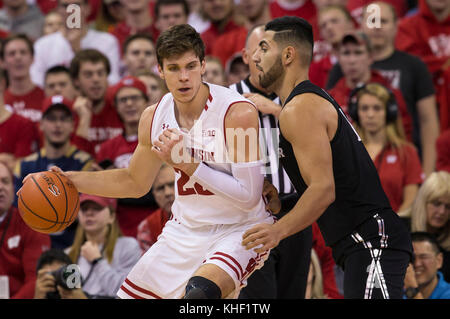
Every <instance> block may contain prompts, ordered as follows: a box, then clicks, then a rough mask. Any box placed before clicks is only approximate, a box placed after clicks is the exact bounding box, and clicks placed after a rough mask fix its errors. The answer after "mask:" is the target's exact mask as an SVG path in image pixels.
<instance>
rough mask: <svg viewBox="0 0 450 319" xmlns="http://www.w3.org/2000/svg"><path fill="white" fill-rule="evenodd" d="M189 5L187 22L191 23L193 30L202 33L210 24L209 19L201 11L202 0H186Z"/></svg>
mask: <svg viewBox="0 0 450 319" xmlns="http://www.w3.org/2000/svg"><path fill="white" fill-rule="evenodd" d="M187 2H188V5H189V17H188V22H187V23H188V24H189V25H191V26H192V27H193V28H194V29H195V31H197V32H198V33H200V34H201V33H202V32H203V31H205V30H207V29H208V28H209V27H210V26H211V21H209V20H208V19H207V18H206V17H205V16H204V14H203V12H202V4H201V2H202V0H187Z"/></svg>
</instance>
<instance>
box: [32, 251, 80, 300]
mask: <svg viewBox="0 0 450 319" xmlns="http://www.w3.org/2000/svg"><path fill="white" fill-rule="evenodd" d="M70 264H72V261H71V260H70V258H69V256H67V255H66V254H65V253H64V252H63V251H62V250H59V249H50V250H47V251H46V252H44V253H43V254H42V255H41V256H40V257H39V260H38V262H37V266H36V270H37V278H36V286H35V289H34V299H88V296H87V295H86V294H85V293H84V292H83V290H82V289H81V288H74V289H70V288H69V289H67V288H64V286H66V287H67V283H66V282H65V281H64V280H63V279H64V278H63V275H64V274H63V271H62V270H63V269H62V267H64V266H67V265H70Z"/></svg>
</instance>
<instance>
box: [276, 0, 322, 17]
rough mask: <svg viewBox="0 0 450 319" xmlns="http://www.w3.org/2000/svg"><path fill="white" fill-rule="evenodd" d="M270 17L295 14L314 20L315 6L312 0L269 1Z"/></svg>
mask: <svg viewBox="0 0 450 319" xmlns="http://www.w3.org/2000/svg"><path fill="white" fill-rule="evenodd" d="M270 12H271V15H272V18H278V17H284V16H296V17H300V18H303V19H305V20H307V21H311V20H314V18H315V16H316V6H315V5H314V3H313V1H312V0H275V1H272V2H271V3H270Z"/></svg>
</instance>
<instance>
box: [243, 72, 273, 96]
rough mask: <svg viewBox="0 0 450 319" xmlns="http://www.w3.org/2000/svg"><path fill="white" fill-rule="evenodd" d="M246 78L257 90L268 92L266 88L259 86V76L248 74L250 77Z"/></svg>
mask: <svg viewBox="0 0 450 319" xmlns="http://www.w3.org/2000/svg"><path fill="white" fill-rule="evenodd" d="M248 80H249V81H250V83H251V85H253V86H254V87H255V88H256V89H257V90H259V91H261V92H264V93H266V94H269V93H270V92H269V91H268V90H266V89H264V88H262V87H261V85H260V84H259V78H258V76H257V75H255V74H250V77H249V78H248Z"/></svg>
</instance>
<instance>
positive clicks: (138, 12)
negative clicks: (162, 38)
mask: <svg viewBox="0 0 450 319" xmlns="http://www.w3.org/2000/svg"><path fill="white" fill-rule="evenodd" d="M120 1H121V3H122V5H123V6H124V9H125V11H124V13H125V19H124V21H122V22H120V23H119V24H117V25H116V27H115V28H114V29H113V30H112V31H111V34H112V35H114V36H115V37H116V38H117V40H118V41H119V44H120V48H121V50H120V52H123V44H124V42H125V40H126V39H127V38H128V37H129V36H130V35H133V34H137V33H144V34H148V35H150V36H151V37H152V39H153V40H154V41H156V39H157V38H158V30H157V29H156V28H155V26H154V24H153V23H154V19H153V17H152V14H151V12H150V9H149V1H150V0H135V1H126V0H120Z"/></svg>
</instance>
